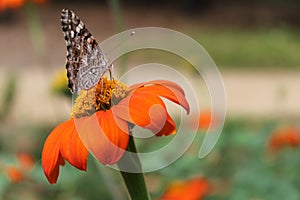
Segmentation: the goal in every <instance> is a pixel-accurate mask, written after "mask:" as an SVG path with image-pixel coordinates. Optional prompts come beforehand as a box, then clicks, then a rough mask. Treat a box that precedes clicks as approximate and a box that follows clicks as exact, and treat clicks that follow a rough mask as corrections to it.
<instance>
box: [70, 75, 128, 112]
mask: <svg viewBox="0 0 300 200" xmlns="http://www.w3.org/2000/svg"><path fill="white" fill-rule="evenodd" d="M126 91H127V85H125V84H124V83H122V82H119V81H116V80H108V79H107V77H105V76H104V77H102V79H101V80H100V81H99V82H98V84H97V85H95V86H94V87H92V88H91V89H89V90H81V91H80V92H79V93H78V96H77V98H76V99H75V102H74V105H73V108H72V112H71V117H76V118H80V117H84V116H89V115H92V114H93V113H95V112H96V111H99V110H108V109H109V108H110V107H111V106H113V105H115V104H117V103H118V102H119V101H120V100H121V99H123V98H125V96H126Z"/></svg>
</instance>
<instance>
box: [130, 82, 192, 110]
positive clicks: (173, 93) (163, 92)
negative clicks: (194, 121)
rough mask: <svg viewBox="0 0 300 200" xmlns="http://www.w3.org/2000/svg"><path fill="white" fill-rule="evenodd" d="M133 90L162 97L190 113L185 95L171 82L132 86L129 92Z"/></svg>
mask: <svg viewBox="0 0 300 200" xmlns="http://www.w3.org/2000/svg"><path fill="white" fill-rule="evenodd" d="M149 84H152V85H149ZM142 86H144V87H142ZM133 89H136V92H145V93H151V94H156V95H158V96H161V97H164V98H166V99H168V100H170V101H173V102H174V103H176V104H178V105H181V106H182V107H183V108H184V109H185V110H186V111H187V113H189V112H190V107H189V104H188V102H187V100H186V98H185V96H184V95H185V94H184V91H183V89H182V88H181V87H180V86H179V85H177V84H175V83H173V82H170V81H163V80H159V81H150V82H145V83H141V84H136V85H133V86H131V87H130V88H129V91H132V90H133ZM145 95H147V94H145Z"/></svg>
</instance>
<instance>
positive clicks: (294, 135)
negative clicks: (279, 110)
mask: <svg viewBox="0 0 300 200" xmlns="http://www.w3.org/2000/svg"><path fill="white" fill-rule="evenodd" d="M299 144H300V131H299V129H297V128H296V127H292V126H287V127H281V128H278V129H276V130H275V131H274V132H273V133H272V134H271V136H270V137H269V143H268V146H269V148H270V150H271V151H277V150H279V149H281V148H283V147H288V146H289V147H297V146H299Z"/></svg>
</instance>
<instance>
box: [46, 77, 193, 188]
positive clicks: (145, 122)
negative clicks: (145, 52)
mask: <svg viewBox="0 0 300 200" xmlns="http://www.w3.org/2000/svg"><path fill="white" fill-rule="evenodd" d="M161 97H164V98H166V99H169V100H170V101H172V102H174V103H177V104H179V105H181V106H182V107H183V108H184V109H185V110H186V111H187V112H189V105H188V102H187V100H186V99H185V96H184V92H183V90H182V89H181V87H180V86H178V85H177V84H175V83H173V82H170V81H164V80H157V81H150V82H144V83H140V84H135V85H133V86H131V87H129V88H128V87H127V86H126V85H125V84H123V83H120V82H117V81H116V80H107V78H106V77H103V79H102V80H101V81H99V84H98V85H96V86H95V87H93V88H91V89H90V90H88V91H86V90H81V91H80V92H79V94H78V97H77V98H76V100H75V103H74V106H73V108H72V114H71V115H72V118H71V119H70V120H67V121H65V122H63V123H61V124H60V125H58V126H57V127H56V128H55V129H54V130H53V131H52V132H51V133H50V135H49V136H48V138H47V139H46V141H45V144H44V149H43V152H42V166H43V169H44V173H45V175H46V177H47V179H48V181H49V182H50V183H51V184H53V183H56V181H57V178H58V175H59V166H60V165H64V164H65V160H67V161H68V162H69V163H70V164H71V165H73V166H74V167H76V168H77V169H80V170H86V161H87V156H88V151H90V152H91V153H93V155H94V156H95V157H96V158H97V159H98V161H100V162H101V163H103V164H110V165H112V164H115V163H117V162H118V161H119V160H120V158H121V157H122V155H123V154H124V152H125V150H126V148H127V146H128V141H129V129H130V126H131V127H132V126H133V125H137V126H140V127H143V128H146V129H149V130H151V131H152V132H153V133H154V134H155V135H156V136H161V135H170V134H175V132H176V125H175V123H174V121H173V119H172V118H171V117H170V116H169V114H168V112H167V110H166V106H165V104H164V102H163V101H162V99H161ZM95 111H96V112H95ZM95 121H96V122H97V123H95ZM75 124H76V126H75Z"/></svg>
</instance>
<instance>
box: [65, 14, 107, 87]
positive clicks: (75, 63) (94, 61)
mask: <svg viewBox="0 0 300 200" xmlns="http://www.w3.org/2000/svg"><path fill="white" fill-rule="evenodd" d="M61 25H62V30H63V33H64V36H65V41H66V45H67V64H66V69H67V76H68V81H69V84H68V87H69V88H70V90H71V92H72V93H78V92H79V91H80V90H82V89H85V90H88V89H90V88H91V87H93V86H94V85H96V84H97V83H98V82H99V80H100V79H101V77H102V76H103V74H104V73H105V72H107V71H108V70H109V69H110V66H111V65H109V64H108V60H107V59H106V57H105V56H104V54H103V52H102V51H101V49H100V47H99V45H98V43H97V41H96V40H95V38H94V37H93V36H92V34H91V33H90V32H89V31H88V29H87V28H86V27H85V25H84V23H83V22H82V21H81V20H80V19H79V17H78V16H76V15H75V13H74V12H73V11H72V10H69V9H63V10H62V13H61Z"/></svg>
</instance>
